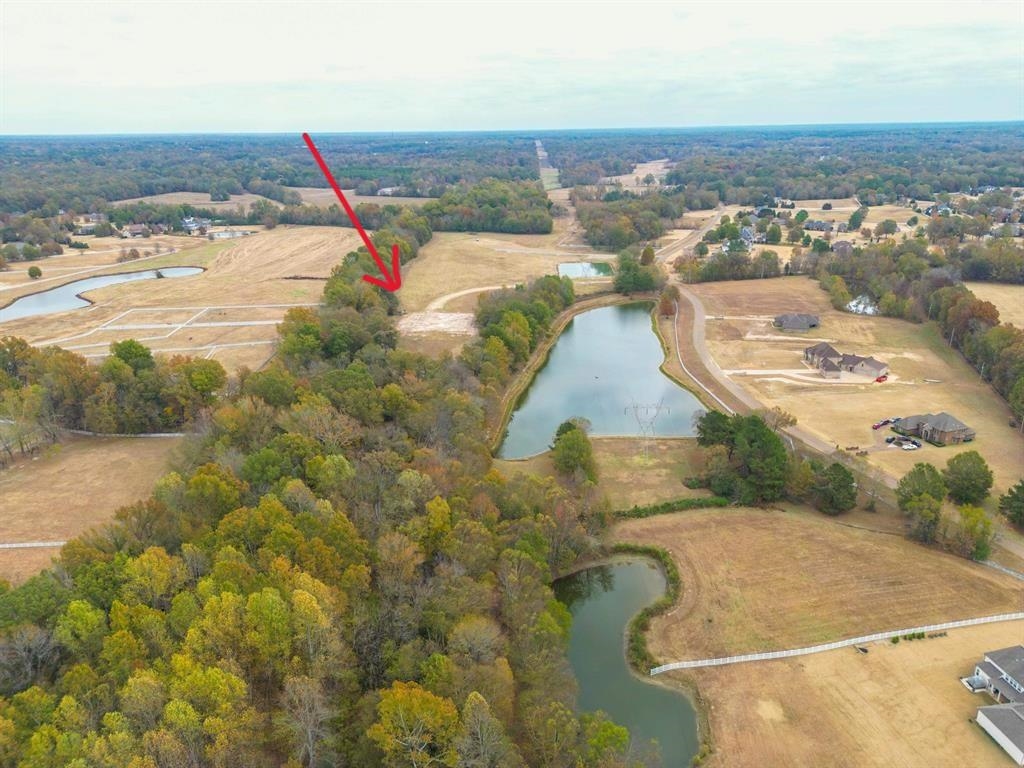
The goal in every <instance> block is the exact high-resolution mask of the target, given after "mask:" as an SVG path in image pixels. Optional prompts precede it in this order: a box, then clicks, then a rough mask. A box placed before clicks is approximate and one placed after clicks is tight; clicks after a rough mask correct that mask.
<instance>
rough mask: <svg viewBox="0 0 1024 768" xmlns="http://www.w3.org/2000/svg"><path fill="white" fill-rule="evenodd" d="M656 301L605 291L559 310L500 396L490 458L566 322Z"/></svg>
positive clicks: (642, 295)
mask: <svg viewBox="0 0 1024 768" xmlns="http://www.w3.org/2000/svg"><path fill="white" fill-rule="evenodd" d="M657 298H658V297H657V294H655V293H653V292H647V293H637V294H633V295H630V296H624V295H623V294H621V293H612V292H608V293H601V294H596V295H591V296H587V297H585V298H581V299H577V300H576V301H574V302H573V303H572V304H571V305H570V306H568V307H566V308H565V309H564V310H562V312H561V313H560V314H559V315H558V316H557V317H556V318H555V319H554V322H552V324H551V328H550V329H549V330H548V335H547V336H546V337H545V338H544V339H543V340H542V341H541V342H540V344H538V345H537V348H536V349H535V350H533V352H532V353H531V355H530V358H529V359H528V360H527V361H526V363H525V364H524V365H523V367H522V368H520V369H519V371H518V372H517V373H516V374H515V376H514V377H513V378H512V380H511V381H510V382H509V384H508V386H507V387H506V388H505V392H504V393H503V394H502V396H501V401H500V408H501V411H500V415H499V418H498V422H497V424H495V425H493V426H492V428H491V429H492V431H491V438H490V441H489V443H490V449H491V455H492V456H493V455H494V454H496V453H497V452H498V449H499V448H500V447H501V443H502V441H503V440H504V439H505V431H506V430H507V429H508V424H509V421H510V420H511V419H512V412H513V411H515V408H516V405H517V404H518V402H519V398H520V397H522V395H523V393H524V392H525V391H526V390H527V389H528V388H529V386H530V384H532V383H533V380H534V378H535V377H536V376H537V374H538V373H539V372H540V369H541V368H543V367H544V364H545V363H546V362H547V360H548V356H549V355H550V354H551V350H552V349H554V346H555V343H556V342H557V341H558V338H559V337H560V336H561V335H562V331H564V330H565V327H566V326H567V325H568V324H569V321H570V320H572V319H573V318H574V317H576V316H577V315H579V314H582V313H584V312H587V311H589V310H591V309H599V308H603V307H613V306H617V305H619V304H633V303H637V302H644V301H652V302H653V301H657ZM673 381H675V379H673Z"/></svg>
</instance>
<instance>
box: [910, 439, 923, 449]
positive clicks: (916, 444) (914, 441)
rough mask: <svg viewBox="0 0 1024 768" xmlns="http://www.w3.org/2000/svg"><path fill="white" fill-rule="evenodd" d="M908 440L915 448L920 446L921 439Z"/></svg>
mask: <svg viewBox="0 0 1024 768" xmlns="http://www.w3.org/2000/svg"><path fill="white" fill-rule="evenodd" d="M910 442H911V444H912V445H913V446H914V447H915V448H920V447H921V441H920V440H911V441H910Z"/></svg>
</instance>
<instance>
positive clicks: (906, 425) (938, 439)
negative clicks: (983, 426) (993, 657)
mask: <svg viewBox="0 0 1024 768" xmlns="http://www.w3.org/2000/svg"><path fill="white" fill-rule="evenodd" d="M892 428H893V429H894V430H896V431H897V432H901V433H903V434H905V435H915V436H917V437H920V438H921V439H922V440H927V441H928V442H930V443H938V444H939V445H949V444H950V443H952V444H954V445H955V444H956V443H969V442H970V441H971V440H973V439H974V438H975V437H976V436H977V432H975V431H974V430H973V429H971V428H970V427H968V426H967V425H966V424H964V423H963V422H962V421H960V420H959V419H957V418H956V417H954V416H951V415H950V414H948V413H946V412H945V411H943V412H942V413H923V414H919V415H917V416H907V417H906V418H904V419H898V420H897V421H895V422H894V423H893V425H892ZM997 653H998V652H997ZM986 658H988V657H987V656H986ZM1022 664H1024V661H1022ZM1019 679H1024V675H1022V676H1021V678H1019Z"/></svg>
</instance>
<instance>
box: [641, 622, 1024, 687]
mask: <svg viewBox="0 0 1024 768" xmlns="http://www.w3.org/2000/svg"><path fill="white" fill-rule="evenodd" d="M1018 619H1024V612H1020V613H1001V614H999V615H998V616H982V617H981V618H980V619H963V620H961V621H947V622H945V623H943V624H929V625H928V626H926V627H912V628H910V629H894V630H892V631H890V632H876V633H875V634H873V635H864V636H863V637H853V638H850V639H849V640H837V641H836V642H834V643H826V644H825V645H812V646H810V647H808V648H794V649H792V650H789V651H766V652H765V653H748V654H745V655H743V656H724V657H722V658H720V659H698V660H696V661H675V662H672V663H671V664H662V665H661V666H660V667H655V668H654V669H652V670H651V674H652V675H660V674H661V673H662V672H671V671H672V670H674V669H696V668H698V667H719V666H723V665H725V664H741V663H743V662H745V661H768V660H770V659H788V658H790V657H792V656H806V655H808V654H811V653H823V652H825V651H834V650H835V649H836V648H845V647H847V646H850V645H858V644H860V643H871V642H874V641H876V640H888V639H889V638H891V637H899V636H901V635H910V634H913V633H915V632H941V631H942V630H944V629H956V628H958V627H972V626H975V625H977V624H994V623H995V622H997V621H1016V620H1018Z"/></svg>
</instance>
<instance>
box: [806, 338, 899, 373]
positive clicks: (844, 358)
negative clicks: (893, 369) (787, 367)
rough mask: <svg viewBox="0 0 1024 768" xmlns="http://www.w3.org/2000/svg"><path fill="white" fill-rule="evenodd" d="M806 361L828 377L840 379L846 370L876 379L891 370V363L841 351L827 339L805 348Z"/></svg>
mask: <svg viewBox="0 0 1024 768" xmlns="http://www.w3.org/2000/svg"><path fill="white" fill-rule="evenodd" d="M804 362H806V363H809V364H810V365H811V366H813V367H814V368H817V369H818V370H819V371H820V372H821V375H822V376H824V377H825V378H826V379H838V378H840V374H841V373H843V372H844V371H845V372H846V373H856V374H860V375H861V376H870V377H871V378H873V379H875V378H878V377H879V376H881V375H883V374H886V373H888V372H889V364H888V363H886V362H883V361H881V360H876V359H875V358H873V357H861V356H860V355H850V354H845V353H843V352H839V351H838V350H837V349H836V348H835V347H833V346H832V345H831V344H829V343H828V342H827V341H822V342H819V343H818V344H815V345H814V346H813V347H807V349H805V350H804Z"/></svg>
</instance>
